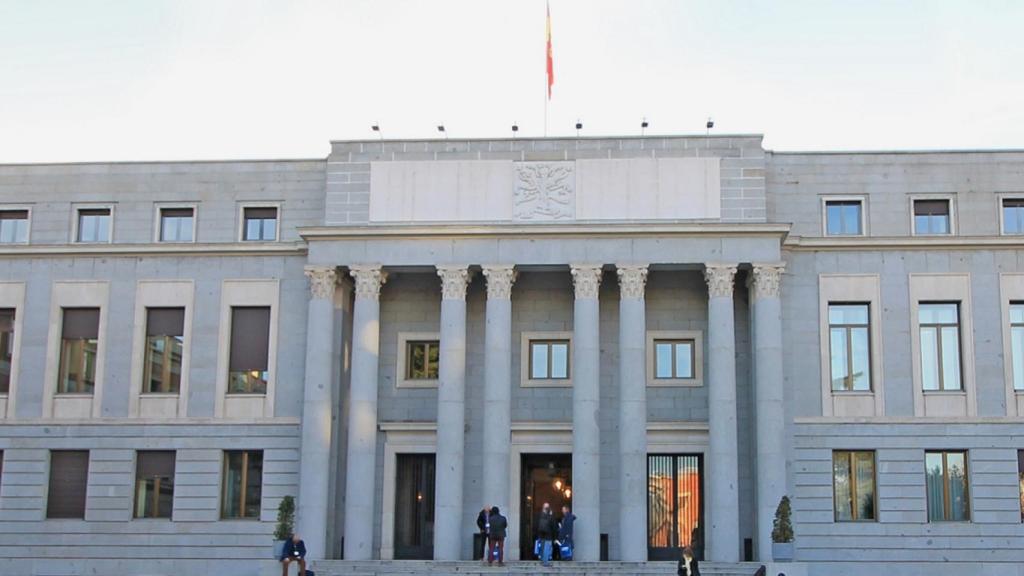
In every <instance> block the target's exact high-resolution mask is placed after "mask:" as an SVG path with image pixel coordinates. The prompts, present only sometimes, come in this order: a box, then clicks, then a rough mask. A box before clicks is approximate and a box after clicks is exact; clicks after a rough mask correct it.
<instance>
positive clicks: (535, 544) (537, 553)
mask: <svg viewBox="0 0 1024 576" xmlns="http://www.w3.org/2000/svg"><path fill="white" fill-rule="evenodd" d="M541 546H542V544H541V542H540V538H537V539H536V540H534V542H533V555H534V556H536V557H537V558H540V551H541Z"/></svg>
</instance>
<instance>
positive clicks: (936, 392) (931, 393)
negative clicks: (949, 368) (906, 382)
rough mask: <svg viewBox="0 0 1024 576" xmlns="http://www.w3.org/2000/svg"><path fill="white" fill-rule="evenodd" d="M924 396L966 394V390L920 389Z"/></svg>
mask: <svg viewBox="0 0 1024 576" xmlns="http://www.w3.org/2000/svg"><path fill="white" fill-rule="evenodd" d="M922 392H923V393H924V395H925V396H967V391H966V390H922Z"/></svg>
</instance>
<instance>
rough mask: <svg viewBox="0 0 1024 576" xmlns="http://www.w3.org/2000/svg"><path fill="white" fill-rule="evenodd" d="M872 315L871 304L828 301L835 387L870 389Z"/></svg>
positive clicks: (856, 389)
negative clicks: (833, 302)
mask: <svg viewBox="0 0 1024 576" xmlns="http://www.w3.org/2000/svg"><path fill="white" fill-rule="evenodd" d="M870 318H871V315H870V309H869V305H868V304H857V303H850V304H832V303H829V305H828V334H829V355H830V356H831V363H832V390H835V391H843V390H845V391H851V390H853V391H869V390H871V338H870V335H869V334H870V328H871V321H870Z"/></svg>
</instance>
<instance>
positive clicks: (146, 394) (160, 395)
mask: <svg viewBox="0 0 1024 576" xmlns="http://www.w3.org/2000/svg"><path fill="white" fill-rule="evenodd" d="M178 396H179V393H178V392H142V393H141V394H139V397H141V398H177V397H178Z"/></svg>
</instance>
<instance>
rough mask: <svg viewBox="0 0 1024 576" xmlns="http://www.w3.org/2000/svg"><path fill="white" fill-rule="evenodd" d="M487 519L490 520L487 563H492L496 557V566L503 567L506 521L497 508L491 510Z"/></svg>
mask: <svg viewBox="0 0 1024 576" xmlns="http://www.w3.org/2000/svg"><path fill="white" fill-rule="evenodd" d="M488 518H490V531H489V532H488V533H487V563H488V564H491V563H492V562H494V557H495V555H497V557H498V566H504V565H505V535H506V532H507V531H508V520H507V519H506V518H505V517H504V516H502V515H501V510H498V507H497V506H494V507H492V508H491V512H490V514H489V515H488Z"/></svg>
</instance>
